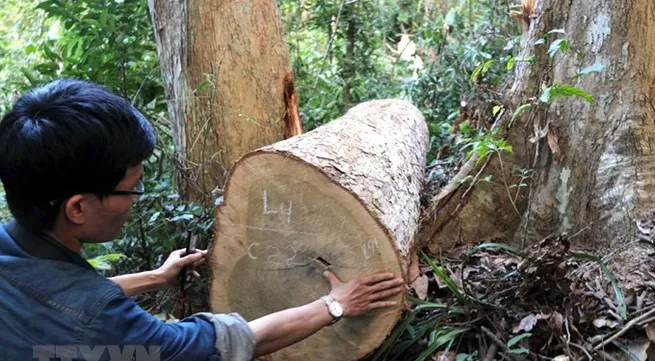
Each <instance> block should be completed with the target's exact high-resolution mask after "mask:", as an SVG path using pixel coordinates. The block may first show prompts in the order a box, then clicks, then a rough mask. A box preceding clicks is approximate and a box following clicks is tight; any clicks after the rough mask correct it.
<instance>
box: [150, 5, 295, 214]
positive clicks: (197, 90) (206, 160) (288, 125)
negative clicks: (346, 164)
mask: <svg viewBox="0 0 655 361" xmlns="http://www.w3.org/2000/svg"><path fill="white" fill-rule="evenodd" d="M149 6H150V11H151V15H152V19H153V26H154V32H155V38H156V40H157V45H158V46H157V47H158V51H159V60H160V64H161V69H162V75H163V79H164V88H165V90H166V93H167V97H168V109H169V114H170V120H171V124H172V129H173V136H174V141H175V146H176V150H177V153H178V156H179V159H180V161H181V163H180V164H181V166H180V170H181V174H180V176H181V179H180V180H181V185H180V186H181V191H182V193H183V194H184V196H185V197H186V198H187V199H192V200H197V201H203V202H208V201H209V200H210V199H211V198H210V196H211V195H212V193H211V191H212V190H217V191H220V190H222V186H223V182H224V180H225V177H226V174H227V171H228V170H229V169H230V168H231V167H232V165H233V164H234V163H235V162H236V160H237V159H238V158H239V157H241V156H242V155H244V154H245V153H247V152H249V151H251V150H254V149H256V148H259V147H262V146H264V145H268V144H272V143H274V142H277V141H279V140H282V139H285V138H288V137H290V136H293V135H296V134H300V132H301V128H300V118H299V114H298V109H297V100H296V94H295V85H294V81H293V74H292V72H291V68H290V63H289V54H288V50H287V47H286V44H285V42H284V38H283V32H282V26H281V24H280V19H279V14H278V10H277V4H276V2H275V1H274V0H243V1H208V0H181V1H162V0H150V1H149Z"/></svg>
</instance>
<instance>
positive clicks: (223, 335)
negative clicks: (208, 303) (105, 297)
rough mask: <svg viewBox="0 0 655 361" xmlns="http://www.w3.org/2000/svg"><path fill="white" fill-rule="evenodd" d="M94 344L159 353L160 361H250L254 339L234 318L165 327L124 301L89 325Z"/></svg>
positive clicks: (194, 319) (200, 317)
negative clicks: (148, 349) (135, 348)
mask: <svg viewBox="0 0 655 361" xmlns="http://www.w3.org/2000/svg"><path fill="white" fill-rule="evenodd" d="M89 331H90V332H88V333H87V336H89V337H93V340H89V341H91V343H94V344H102V345H108V344H116V345H143V346H146V347H155V348H157V349H159V359H160V360H161V361H208V360H209V361H218V360H221V361H250V360H252V358H253V354H254V349H255V337H254V335H253V333H252V330H251V329H250V326H249V325H248V323H247V322H246V321H245V320H244V319H243V318H242V317H241V316H239V315H237V314H229V315H222V314H211V313H201V314H197V315H193V316H191V317H187V318H185V319H182V320H180V321H178V322H172V323H165V322H163V321H161V320H159V319H157V318H156V317H154V316H152V315H150V314H149V313H147V312H146V311H145V310H143V309H142V308H141V307H139V306H138V305H137V304H136V303H135V302H134V301H132V300H130V299H129V298H127V297H124V296H123V297H117V298H114V299H112V300H110V301H109V302H108V303H107V305H106V307H105V308H104V309H103V310H102V311H101V312H100V313H99V314H98V316H97V317H96V318H95V320H93V322H92V323H91V325H90V330H89Z"/></svg>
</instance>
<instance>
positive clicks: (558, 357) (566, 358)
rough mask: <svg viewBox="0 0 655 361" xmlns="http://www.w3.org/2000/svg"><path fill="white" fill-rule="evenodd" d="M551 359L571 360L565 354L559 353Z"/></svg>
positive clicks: (557, 360) (558, 360) (559, 360)
mask: <svg viewBox="0 0 655 361" xmlns="http://www.w3.org/2000/svg"><path fill="white" fill-rule="evenodd" d="M552 361H571V358H570V357H568V356H566V355H559V356H557V357H555V358H553V360H552Z"/></svg>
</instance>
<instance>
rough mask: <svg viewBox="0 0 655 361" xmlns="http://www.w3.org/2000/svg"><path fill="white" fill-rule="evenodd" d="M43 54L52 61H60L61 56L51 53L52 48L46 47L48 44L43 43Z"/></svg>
mask: <svg viewBox="0 0 655 361" xmlns="http://www.w3.org/2000/svg"><path fill="white" fill-rule="evenodd" d="M43 52H44V53H45V55H46V56H47V57H48V58H49V59H50V60H52V61H62V58H61V56H59V54H56V53H55V52H54V51H52V48H50V46H48V43H43Z"/></svg>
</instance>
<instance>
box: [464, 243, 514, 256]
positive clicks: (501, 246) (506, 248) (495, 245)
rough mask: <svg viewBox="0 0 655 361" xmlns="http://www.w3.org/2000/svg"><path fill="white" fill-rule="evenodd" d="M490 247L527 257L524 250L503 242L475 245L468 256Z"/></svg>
mask: <svg viewBox="0 0 655 361" xmlns="http://www.w3.org/2000/svg"><path fill="white" fill-rule="evenodd" d="M488 248H490V249H502V250H504V251H506V252H509V253H511V254H513V255H515V256H519V257H521V258H524V257H525V254H524V253H523V252H521V250H520V249H518V248H515V247H512V246H508V245H506V244H502V243H482V244H480V245H477V246H475V247H474V248H473V249H471V250H470V251H469V253H468V255H467V257H471V256H472V255H474V254H476V253H478V252H480V251H482V250H484V249H488Z"/></svg>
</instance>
